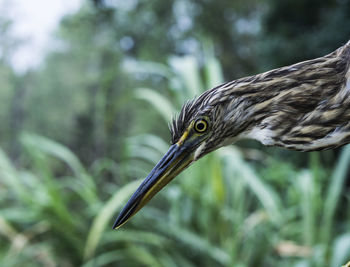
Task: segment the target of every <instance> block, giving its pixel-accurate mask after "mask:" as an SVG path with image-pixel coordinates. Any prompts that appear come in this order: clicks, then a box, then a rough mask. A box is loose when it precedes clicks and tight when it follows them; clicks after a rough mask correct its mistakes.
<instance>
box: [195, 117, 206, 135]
mask: <svg viewBox="0 0 350 267" xmlns="http://www.w3.org/2000/svg"><path fill="white" fill-rule="evenodd" d="M194 129H195V131H196V132H197V133H204V132H205V131H206V130H207V129H208V122H207V121H206V120H204V119H198V120H196V122H195V123H194Z"/></svg>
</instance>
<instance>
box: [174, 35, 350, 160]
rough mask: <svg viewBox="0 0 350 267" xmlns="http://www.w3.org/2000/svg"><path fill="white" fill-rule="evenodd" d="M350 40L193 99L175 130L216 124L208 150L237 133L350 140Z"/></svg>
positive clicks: (314, 141)
mask: <svg viewBox="0 0 350 267" xmlns="http://www.w3.org/2000/svg"><path fill="white" fill-rule="evenodd" d="M349 66H350V41H349V42H348V43H347V44H346V45H344V46H342V47H340V48H339V49H337V50H336V51H334V52H333V53H330V54H328V55H326V56H324V57H319V58H316V59H312V60H307V61H304V62H300V63H297V64H294V65H291V66H287V67H282V68H278V69H274V70H271V71H268V72H265V73H262V74H257V75H254V76H250V77H245V78H241V79H238V80H235V81H231V82H228V83H224V84H222V85H220V86H217V87H215V88H213V89H210V90H208V91H206V92H204V93H203V94H202V95H200V96H199V97H197V98H195V99H194V100H192V101H189V102H187V103H186V104H185V105H184V106H183V107H182V110H181V112H180V114H179V116H178V118H177V119H174V121H173V123H172V125H171V127H170V130H171V133H172V142H173V143H175V142H176V141H177V140H178V139H179V138H180V136H181V135H182V133H183V132H184V130H185V129H186V128H187V127H188V125H189V123H190V122H191V121H192V120H194V119H196V118H197V117H198V116H202V115H205V116H209V117H210V118H211V121H212V123H213V125H212V131H213V133H212V134H211V136H210V138H209V139H208V141H207V143H206V148H205V149H203V154H206V153H208V152H210V151H212V150H214V149H216V148H218V147H220V146H222V145H226V144H228V143H230V142H232V141H234V140H235V139H237V138H255V139H257V140H259V141H261V142H263V143H264V144H267V145H278V146H283V147H286V148H289V149H295V150H303V151H311V150H319V149H327V148H332V147H336V146H339V145H343V144H345V143H348V142H350V69H349Z"/></svg>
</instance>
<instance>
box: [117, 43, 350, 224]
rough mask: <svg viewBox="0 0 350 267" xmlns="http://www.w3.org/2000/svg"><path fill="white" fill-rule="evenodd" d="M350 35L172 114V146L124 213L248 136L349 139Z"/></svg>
mask: <svg viewBox="0 0 350 267" xmlns="http://www.w3.org/2000/svg"><path fill="white" fill-rule="evenodd" d="M349 66H350V41H349V42H348V43H347V44H345V45H344V46H342V47H340V48H338V49H337V50H335V51H334V52H332V53H330V54H328V55H326V56H324V57H319V58H316V59H312V60H307V61H303V62H300V63H297V64H294V65H291V66H287V67H282V68H278V69H274V70H271V71H268V72H264V73H262V74H258V75H254V76H250V77H246V78H241V79H238V80H234V81H231V82H228V83H224V84H222V85H219V86H217V87H215V88H212V89H210V90H208V91H205V92H204V93H203V94H201V95H200V96H198V97H197V98H195V99H193V100H192V101H188V102H187V103H185V104H184V106H183V107H182V109H181V112H180V114H179V116H178V117H177V118H176V119H174V120H173V122H172V124H171V126H170V131H171V135H172V145H171V146H170V149H169V151H168V152H167V153H166V154H165V155H164V157H163V158H162V159H161V160H160V161H159V163H158V164H157V165H156V166H155V167H154V168H153V170H152V171H151V172H150V174H149V175H148V176H147V177H146V178H145V180H144V181H143V182H142V184H141V185H140V186H139V188H138V189H137V190H136V192H135V193H134V194H133V195H132V196H131V198H130V200H129V201H128V202H127V204H126V205H125V207H124V208H123V209H122V211H121V212H120V214H119V216H118V218H117V220H116V222H115V224H114V226H113V228H118V227H120V226H121V225H123V224H124V223H125V222H126V221H128V220H129V219H130V218H131V217H132V216H133V215H135V214H136V213H137V211H139V210H140V209H141V208H142V207H143V206H144V205H145V204H146V203H147V202H148V201H149V200H150V199H151V198H152V197H153V196H154V195H155V194H156V193H157V192H158V191H159V190H161V189H162V188H163V187H164V186H165V185H167V184H168V183H169V182H170V181H171V180H172V179H173V178H175V177H176V176H177V175H178V174H179V173H180V172H181V171H183V170H184V169H185V168H187V167H188V166H189V165H190V164H191V163H193V162H195V161H196V160H198V159H199V158H201V157H203V156H204V155H206V154H208V153H209V152H211V151H213V150H216V149H218V148H219V147H222V146H225V145H229V144H232V143H233V142H234V141H236V140H238V139H242V138H251V139H255V140H258V141H260V142H261V143H262V144H264V145H269V146H271V145H277V146H282V147H285V148H288V149H293V150H299V151H314V150H323V149H329V148H335V147H338V146H341V145H344V144H346V143H349V142H350V68H349Z"/></svg>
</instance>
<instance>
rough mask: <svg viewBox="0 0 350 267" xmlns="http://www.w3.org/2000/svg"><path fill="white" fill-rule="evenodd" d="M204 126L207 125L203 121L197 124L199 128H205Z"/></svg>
mask: <svg viewBox="0 0 350 267" xmlns="http://www.w3.org/2000/svg"><path fill="white" fill-rule="evenodd" d="M204 127H205V126H204V123H203V122H200V123H198V124H197V129H198V130H203V129H204Z"/></svg>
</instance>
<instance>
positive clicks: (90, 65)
mask: <svg viewBox="0 0 350 267" xmlns="http://www.w3.org/2000/svg"><path fill="white" fill-rule="evenodd" d="M94 2H101V3H100V4H98V5H95V6H94V5H93V4H92V3H90V4H89V3H85V4H84V6H83V7H82V8H81V10H80V11H79V12H78V13H77V14H72V15H70V16H67V17H65V18H64V19H63V21H62V22H61V25H60V29H59V30H58V32H57V33H56V35H57V40H58V41H60V42H59V43H58V44H59V45H58V48H57V49H56V50H53V51H51V52H50V53H49V54H48V55H47V57H46V59H45V62H44V63H43V64H42V66H41V67H40V68H39V69H37V70H32V71H28V72H27V73H25V74H16V73H15V72H14V71H13V70H12V67H11V65H10V63H9V59H8V58H7V57H6V55H7V54H8V53H10V52H11V51H9V50H11V46H9V45H8V44H9V43H17V41H16V40H13V39H11V38H12V37H11V35H10V34H9V32H10V30H11V27H10V25H11V23H10V21H8V20H6V19H3V18H0V29H1V31H0V51H1V52H2V53H0V57H1V60H0V82H1V83H0V84H1V85H0V94H1V100H2V105H1V106H0V109H1V115H0V116H1V117H0V118H1V121H2V127H1V129H0V138H1V139H0V140H1V147H2V149H1V150H0V177H1V178H0V265H1V266H85V267H89V266H167V267H168V266H169V267H172V266H242V267H243V266H296V267H304V266H305V267H313V266H331V267H333V266H334V267H336V266H341V265H342V264H344V263H345V262H347V261H349V260H350V256H349V255H350V232H349V225H350V209H349V187H348V183H347V179H348V171H349V170H348V169H349V166H350V165H349V164H350V146H345V147H344V148H342V149H339V150H336V151H325V152H313V153H300V152H299V153H298V152H292V151H286V150H282V149H279V148H265V147H263V146H262V145H260V144H258V143H257V142H253V141H240V142H239V143H238V144H236V145H233V146H229V147H226V148H223V149H220V150H218V151H216V152H213V153H211V154H210V155H208V156H206V157H204V158H203V159H201V160H199V161H198V162H197V163H196V164H194V165H192V166H191V167H190V168H189V169H188V170H186V171H185V172H184V173H182V174H181V175H180V176H179V177H177V178H176V179H175V180H174V181H173V182H172V183H171V184H169V185H168V186H167V187H166V188H164V190H162V192H161V193H160V194H158V195H157V196H156V197H155V198H154V199H153V200H152V201H151V202H150V203H149V204H148V205H147V206H146V207H145V208H144V209H142V211H140V212H139V213H138V214H137V215H136V216H135V217H134V218H133V219H132V220H131V221H130V222H128V223H127V224H126V225H125V226H123V227H122V228H121V229H120V230H118V231H115V230H112V229H111V228H112V225H113V220H114V219H115V217H116V216H117V213H118V212H119V210H120V209H121V208H122V206H123V205H124V204H125V203H126V201H127V199H128V198H129V196H130V194H131V193H132V192H133V191H134V190H135V189H136V187H137V186H138V185H139V183H140V181H141V180H142V178H144V177H145V176H146V175H147V173H148V172H149V171H150V170H151V168H152V167H153V166H154V164H155V163H156V162H157V161H158V160H159V159H160V158H161V156H162V155H163V153H164V152H166V150H167V149H168V146H169V142H168V140H169V133H168V130H167V127H166V125H167V123H168V122H169V121H170V120H171V117H172V116H173V115H174V114H176V112H178V111H179V109H180V107H181V105H182V104H183V103H184V101H186V100H187V99H190V98H192V97H193V96H195V95H198V94H199V93H200V92H202V91H203V90H206V89H208V88H211V87H213V86H215V85H218V84H220V83H221V82H223V81H224V80H228V79H233V78H236V77H238V76H242V75H249V74H252V73H254V72H256V71H258V70H265V69H266V67H267V66H268V67H270V66H271V67H275V66H278V65H279V64H283V63H285V62H293V61H294V62H295V61H296V60H299V59H304V58H307V57H311V56H314V55H316V56H317V55H321V54H322V53H323V52H324V51H326V52H328V51H331V50H332V49H334V48H336V47H337V46H339V45H340V44H341V43H344V42H345V41H347V40H348V39H349V38H350V34H349V33H350V32H349V31H350V27H342V28H341V29H340V28H337V29H336V30H334V31H337V32H336V33H334V34H335V35H334V38H332V36H333V35H332V34H333V31H326V29H328V28H329V27H331V26H332V25H338V24H339V23H342V25H349V24H350V19H349V18H348V16H345V15H344V14H349V13H350V11H349V12H348V13H344V14H343V12H345V11H344V10H350V1H324V4H322V5H321V4H317V7H318V8H317V9H315V11H314V13H315V14H313V15H314V16H312V18H310V19H308V20H306V19H305V21H304V20H301V21H300V20H298V23H295V22H296V20H297V19H298V18H299V16H297V17H296V18H295V17H293V16H290V17H286V18H285V19H283V17H282V16H284V15H283V14H284V13H285V11H284V12H283V13H282V12H281V14H280V16H281V17H278V14H279V11H280V10H281V9H282V10H286V9H289V8H290V7H291V6H293V7H294V5H295V9H296V10H297V11H298V12H299V13H300V14H299V15H300V16H301V17H303V16H302V14H304V15H305V14H307V12H309V9H308V8H306V7H308V5H309V4H310V3H308V2H314V1H306V2H307V3H306V4H303V3H304V2H303V1H286V3H289V5H290V6H288V5H287V4H286V6H282V5H280V4H279V3H280V1H277V0H274V1H272V0H270V1H253V0H249V1H237V2H236V3H232V2H233V1H220V2H218V1H204V2H205V3H204V2H203V3H201V4H200V2H197V1H181V0H177V1H173V2H171V3H170V2H168V1H162V0H153V1H141V0H140V1H129V2H130V4H116V6H113V5H108V4H106V3H103V1H94ZM106 2H108V1H106ZM111 2H112V1H111ZM121 2H123V1H121ZM129 2H128V3H129ZM257 2H259V3H257ZM305 6H306V7H305ZM325 8H327V11H325ZM200 10H201V11H200ZM291 10H293V9H291ZM209 11H210V12H209ZM225 12H226V13H225ZM224 13H225V16H221V15H220V14H224ZM332 14H333V15H334V14H338V15H337V16H332ZM340 14H343V15H342V16H341V15H340ZM180 18H182V19H183V20H182V21H181V22H179V19H180ZM188 18H191V23H189V22H188V21H187V22H186V19H188ZM219 18H220V19H222V20H223V21H221V20H220V19H219ZM272 19H273V20H275V21H279V20H280V21H282V22H283V23H281V24H280V25H281V26H280V27H277V28H276V27H272V26H271V20H272ZM340 21H341V22H340ZM214 22H215V23H214ZM186 23H187V24H186ZM188 23H189V24H188ZM332 23H333V24H332ZM184 25H185V26H184ZM186 25H187V26H186ZM232 25H233V26H232ZM283 25H284V26H283ZM300 25H302V27H303V29H306V30H307V31H306V30H305V31H301V30H300V29H299V30H296V29H297V28H298V27H301V26H300ZM282 26H283V27H282ZM150 27H152V31H151V30H150ZM315 27H317V29H320V31H319V35H320V36H318V35H317V34H316V33H315V32H316V30H315ZM170 29H172V30H170ZM242 29H246V30H245V31H243V30H242ZM300 31H301V32H300ZM168 32H169V33H168ZM304 32H309V33H310V36H305V35H304ZM288 33H289V34H288ZM294 34H295V37H294ZM262 35H264V36H266V37H262ZM165 36H166V37H165ZM1 37H3V38H1ZM5 37H6V38H5ZM313 38H315V40H319V41H320V45H319V46H317V47H316V48H315V49H311V50H309V52H310V53H308V51H305V50H303V53H305V55H304V54H302V55H300V54H297V55H295V53H294V52H293V53H292V52H291V53H289V52H288V51H281V50H280V49H276V47H277V48H281V47H280V45H281V44H284V45H287V43H288V48H289V46H291V48H290V49H291V50H290V51H298V49H300V48H301V47H303V46H304V45H305V44H307V43H308V42H311V39H313ZM5 40H6V42H5ZM297 40H298V41H297ZM322 40H323V41H324V42H322ZM311 43H312V42H311ZM293 45H294V46H293ZM292 46H293V47H292ZM274 49H276V50H274ZM4 51H9V52H8V53H7V52H6V53H5V52H4ZM274 51H276V55H277V56H276V55H275V56H271V55H272V53H273V52H274ZM282 52H283V53H282ZM259 53H261V54H262V55H261V57H255V56H257V55H259ZM280 54H283V56H279V55H280ZM269 55H270V56H271V61H269V60H268V59H267V57H268V56H269ZM272 65H273V66H272ZM224 77H225V78H224Z"/></svg>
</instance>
